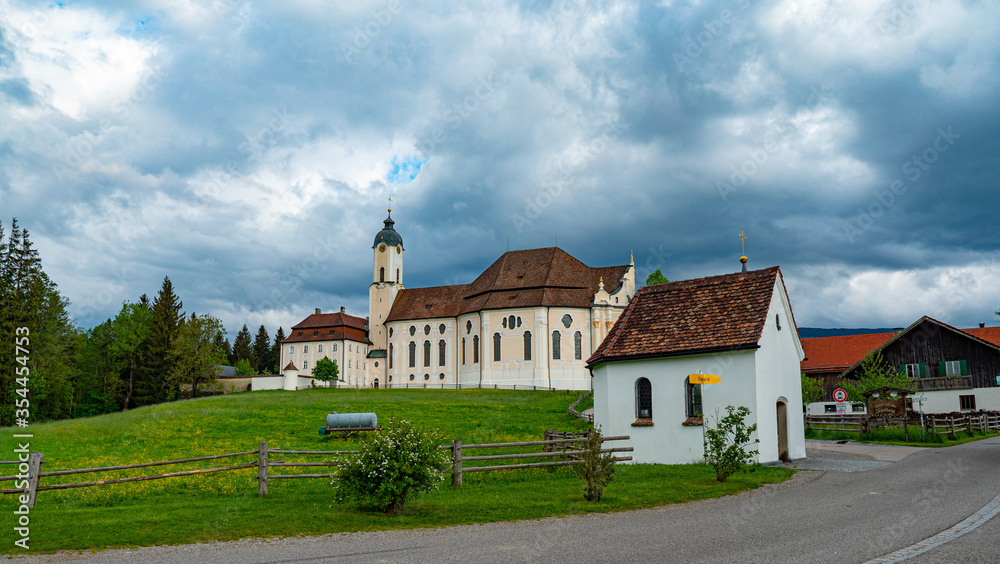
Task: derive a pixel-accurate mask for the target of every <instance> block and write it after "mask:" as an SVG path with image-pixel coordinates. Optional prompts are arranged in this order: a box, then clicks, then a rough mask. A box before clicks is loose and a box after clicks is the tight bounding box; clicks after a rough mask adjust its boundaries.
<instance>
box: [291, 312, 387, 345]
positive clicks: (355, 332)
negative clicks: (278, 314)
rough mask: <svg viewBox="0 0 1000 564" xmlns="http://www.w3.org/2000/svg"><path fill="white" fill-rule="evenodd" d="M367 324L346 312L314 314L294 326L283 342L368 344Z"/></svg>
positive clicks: (362, 319) (363, 319) (366, 321)
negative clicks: (352, 342)
mask: <svg viewBox="0 0 1000 564" xmlns="http://www.w3.org/2000/svg"><path fill="white" fill-rule="evenodd" d="M367 324H368V320H367V319H365V318H363V317H355V316H353V315H348V314H346V313H344V312H337V313H314V314H312V315H310V316H309V317H307V318H305V319H303V320H302V322H300V323H299V324H297V325H293V326H292V331H291V334H290V335H289V336H288V338H287V339H285V340H284V341H282V342H284V343H301V342H306V343H308V342H310V341H341V340H345V339H346V340H351V341H357V342H359V343H367V342H368V331H367V329H366V328H365V326H366V325H367ZM299 333H302V334H301V335H300V334H299Z"/></svg>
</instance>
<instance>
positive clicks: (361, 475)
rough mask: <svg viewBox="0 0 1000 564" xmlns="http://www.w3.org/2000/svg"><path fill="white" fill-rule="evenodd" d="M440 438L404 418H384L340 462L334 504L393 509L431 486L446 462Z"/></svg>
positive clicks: (390, 511)
mask: <svg viewBox="0 0 1000 564" xmlns="http://www.w3.org/2000/svg"><path fill="white" fill-rule="evenodd" d="M440 442H441V439H439V438H438V437H437V436H436V435H435V434H433V433H429V432H426V431H420V430H418V429H417V428H416V427H414V426H413V424H412V423H410V422H409V421H390V422H389V423H388V424H387V425H386V426H385V428H384V429H383V430H382V431H380V432H378V433H375V434H374V435H369V437H368V438H367V439H366V440H365V441H364V442H362V443H361V447H360V448H359V451H360V452H359V453H358V454H356V455H353V456H350V457H348V458H347V460H346V461H345V462H344V463H343V464H342V465H341V467H340V475H339V476H338V477H337V478H335V479H334V481H333V484H334V485H335V486H336V488H337V491H336V496H335V499H336V501H337V503H349V502H353V503H354V504H355V505H357V506H358V507H362V508H366V509H374V510H376V511H381V512H383V513H395V512H398V511H399V510H400V509H402V507H403V504H404V503H405V502H406V501H407V500H409V499H412V498H414V497H416V496H418V495H420V494H421V493H424V492H430V491H433V490H436V489H437V488H438V485H439V484H440V482H441V480H443V479H444V477H445V472H446V471H447V469H448V468H449V466H450V463H449V460H448V455H447V452H446V451H443V450H438V448H437V447H438V444H440Z"/></svg>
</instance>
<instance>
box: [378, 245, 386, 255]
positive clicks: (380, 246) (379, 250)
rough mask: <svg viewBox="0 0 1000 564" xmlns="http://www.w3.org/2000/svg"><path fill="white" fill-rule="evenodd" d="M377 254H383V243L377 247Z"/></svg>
mask: <svg viewBox="0 0 1000 564" xmlns="http://www.w3.org/2000/svg"><path fill="white" fill-rule="evenodd" d="M378 252H380V253H384V252H385V243H382V244H381V245H379V246H378Z"/></svg>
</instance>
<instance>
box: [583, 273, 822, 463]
mask: <svg viewBox="0 0 1000 564" xmlns="http://www.w3.org/2000/svg"><path fill="white" fill-rule="evenodd" d="M803 356H804V355H803V350H802V345H801V343H800V341H799V337H798V330H797V328H796V326H795V319H794V317H793V316H792V309H791V305H790V303H789V301H788V295H787V293H786V292H785V286H784V282H783V281H782V278H781V272H780V271H779V270H778V267H772V268H768V269H763V270H756V271H750V272H746V271H745V270H744V272H743V273H737V274H727V275H722V276H714V277H710V278H701V279H697V280H685V281H680V282H673V283H670V284H664V285H660V286H647V287H644V288H641V289H640V290H639V291H638V292H637V293H636V295H635V297H634V298H633V300H632V301H631V303H630V304H629V305H628V308H627V309H626V310H625V312H624V313H623V314H622V316H621V318H620V319H619V320H618V322H617V323H616V325H615V326H614V328H613V329H612V330H611V333H610V334H609V335H608V337H607V338H606V339H605V340H604V342H603V343H602V344H601V346H600V347H599V348H598V349H597V351H596V352H595V353H594V355H593V356H592V357H591V358H589V359H588V366H589V367H590V368H591V369H592V370H593V373H594V424H595V426H596V425H599V426H600V427H601V429H602V431H603V433H604V434H605V435H629V436H630V437H631V439H630V440H629V441H627V442H628V443H629V444H628V445H627V446H631V447H633V448H634V452H633V453H632V459H633V462H635V463H657V464H685V463H695V462H699V461H702V460H703V459H704V447H703V425H704V424H705V423H706V421H705V419H706V417H705V416H707V420H708V423H709V424H712V425H714V424H715V417H716V412H717V410H718V412H719V413H720V414H723V415H724V414H725V409H726V406H729V405H732V406H745V407H747V408H749V410H750V416H749V417H748V420H747V424H754V423H756V424H757V432H756V438H757V439H758V440H759V441H760V442H759V444H757V445H755V446H756V448H757V450H759V455H758V457H757V458H758V462H761V463H765V462H774V461H777V460H795V459H801V458H805V456H806V451H805V437H804V429H803V421H802V417H801V406H802V388H801V380H800V374H799V372H800V370H799V363H800V361H801V360H802V358H803ZM692 374H712V375H716V376H719V377H720V378H721V381H720V382H718V383H716V384H693V383H691V381H690V375H692Z"/></svg>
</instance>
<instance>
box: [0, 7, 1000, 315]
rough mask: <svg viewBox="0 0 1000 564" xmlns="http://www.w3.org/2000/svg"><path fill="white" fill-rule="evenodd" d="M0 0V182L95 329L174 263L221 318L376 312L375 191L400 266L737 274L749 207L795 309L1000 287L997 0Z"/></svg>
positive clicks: (980, 310) (465, 272)
mask: <svg viewBox="0 0 1000 564" xmlns="http://www.w3.org/2000/svg"><path fill="white" fill-rule="evenodd" d="M7 12H8V14H9V15H8V16H7V17H6V18H4V19H2V20H0V33H2V35H0V96H2V97H5V99H8V100H12V101H14V102H15V103H8V104H6V105H5V107H4V109H3V110H2V111H3V113H4V120H5V122H6V123H9V124H11V125H10V126H9V127H8V128H7V129H5V130H3V131H4V133H3V135H4V138H3V139H0V144H2V145H0V147H2V149H0V169H2V170H0V179H2V181H3V185H2V186H0V201H2V202H3V204H4V213H5V215H17V216H19V218H20V220H21V222H22V224H24V225H26V226H27V227H29V229H31V230H32V233H33V236H34V237H35V239H36V241H37V242H38V246H39V248H40V249H41V250H42V252H43V259H44V260H45V264H46V268H47V270H49V272H50V274H52V276H53V278H54V279H55V280H56V281H57V282H59V283H60V284H61V288H62V290H63V291H64V293H65V294H66V295H67V296H68V297H69V298H70V300H71V302H72V304H73V305H72V308H73V310H74V313H75V314H76V315H77V316H78V317H79V319H80V321H81V323H82V324H84V325H88V324H92V323H94V322H95V321H99V320H100V319H103V318H105V317H107V316H109V315H113V314H114V312H115V311H117V309H118V308H119V307H120V304H121V302H122V301H123V300H134V299H136V298H137V297H138V295H139V294H142V293H148V294H153V293H155V291H156V290H157V289H158V287H159V283H160V281H161V280H162V277H163V276H165V275H168V276H170V277H171V279H172V280H173V281H174V284H175V287H177V289H178V292H179V293H180V295H181V297H182V299H184V301H185V309H188V310H189V311H191V310H196V311H198V312H200V313H214V314H216V315H218V316H220V317H221V318H222V319H223V321H224V322H225V323H226V326H227V328H228V329H229V330H230V331H231V332H235V331H236V330H238V329H239V327H240V326H241V325H242V324H243V323H248V324H249V325H251V326H252V327H256V326H257V325H259V324H261V323H264V324H265V325H267V326H268V328H269V330H271V331H273V330H274V328H275V327H276V326H277V325H278V324H281V325H283V326H285V327H286V329H287V327H288V326H289V325H290V324H292V323H295V322H297V321H298V320H299V319H301V318H302V317H303V316H304V315H305V314H307V313H309V312H311V311H312V309H313V308H314V307H321V308H323V309H324V310H335V309H336V308H338V307H339V306H341V305H344V306H347V307H348V308H349V309H350V310H351V311H352V312H353V313H355V314H360V315H364V314H365V312H366V311H367V285H368V283H369V282H370V280H369V276H370V269H371V240H372V237H373V236H374V234H375V233H376V232H377V231H378V230H379V229H380V228H381V226H382V223H381V222H382V220H383V219H384V218H385V213H386V212H385V207H386V205H387V204H388V202H387V201H386V199H385V198H386V197H389V196H391V197H392V198H393V206H394V211H393V217H394V219H396V221H397V224H396V227H397V229H398V230H399V231H400V233H401V234H402V235H403V237H404V241H405V243H406V253H407V254H406V275H405V278H406V283H407V286H408V287H417V286H424V285H437V284H455V283H466V282H470V281H471V280H472V279H474V278H475V277H476V276H477V275H478V274H479V273H480V272H481V271H482V270H483V269H485V268H486V267H487V266H489V264H490V263H492V262H493V261H494V260H496V258H497V257H499V256H500V254H502V253H503V251H504V250H505V249H507V248H508V245H509V248H511V249H520V248H531V247H539V246H549V245H552V244H554V243H555V240H556V237H557V236H558V242H559V245H560V246H561V247H563V248H564V249H566V250H567V251H569V252H570V253H571V254H573V255H574V256H577V258H579V259H581V260H583V261H584V262H586V263H588V264H592V265H603V264H624V263H625V262H627V261H628V257H629V254H630V252H631V253H634V256H635V262H636V267H637V270H638V278H639V279H640V282H641V281H642V280H643V279H644V278H645V276H646V275H647V274H648V273H649V271H651V270H654V269H656V268H660V269H661V270H663V271H664V272H665V273H666V274H667V276H668V277H669V278H671V279H681V278H687V277H694V276H705V275H712V274H717V273H720V272H732V271H735V270H737V269H738V268H739V263H738V262H737V259H738V257H739V254H740V252H741V249H740V239H739V238H738V237H737V235H738V233H739V231H740V230H741V229H743V230H745V233H746V235H747V236H748V240H747V251H746V252H747V254H748V255H749V256H750V257H751V263H750V265H751V266H757V267H764V266H770V265H772V264H780V265H781V266H782V269H783V272H784V273H785V277H786V280H787V282H788V285H789V291H790V293H791V297H792V300H793V306H794V307H795V308H796V317H797V320H798V322H799V323H800V324H803V325H871V326H886V325H889V326H896V325H906V324H908V323H909V322H911V321H912V320H913V319H915V318H916V317H919V316H920V315H923V314H925V313H927V314H932V315H939V316H941V317H942V320H944V321H947V322H950V323H954V324H957V325H971V324H973V323H975V322H976V321H980V320H983V319H980V318H982V317H985V316H984V312H986V313H989V312H992V311H994V310H995V309H996V308H997V307H998V306H1000V290H996V289H995V288H997V287H1000V285H998V284H995V280H996V279H997V278H996V277H997V276H998V274H1000V264H998V262H1000V260H998V259H1000V257H998V250H1000V235H998V234H997V233H996V230H993V229H991V227H990V226H991V225H992V223H995V218H994V217H993V216H994V215H995V210H996V209H998V207H1000V206H998V203H1000V202H998V198H1000V196H998V193H1000V191H998V190H996V184H997V183H996V178H997V172H998V170H1000V162H998V159H1000V157H998V156H997V155H998V150H1000V147H998V144H1000V142H998V137H997V136H996V134H995V131H996V130H997V125H998V121H1000V119H998V118H1000V116H998V113H1000V108H998V105H997V104H996V103H995V102H994V100H995V99H997V90H998V82H997V78H996V76H998V74H997V72H996V70H997V60H998V57H1000V33H998V32H997V31H996V30H997V29H1000V25H997V24H998V23H1000V22H998V19H1000V17H998V15H997V14H996V13H995V10H991V6H990V4H989V3H985V2H971V3H965V4H961V5H958V4H938V3H933V4H932V3H915V4H914V3H906V4H898V3H891V2H883V3H856V4H853V5H851V4H845V3H826V4H824V3H804V2H767V3H752V2H745V1H743V0H723V1H710V2H701V3H684V2H663V3H660V4H652V3H643V4H641V5H635V4H633V3H619V2H611V1H605V2H584V1H582V0H581V1H576V0H569V1H564V2H521V3H511V4H507V5H504V6H496V5H492V4H487V5H483V6H480V5H461V6H450V5H449V6H446V5H435V4H429V3H418V2H382V3H375V4H370V3H358V4H350V3H341V4H337V5H335V6H334V5H328V4H325V3H314V2H310V1H307V0H300V1H297V2H291V3H286V4H284V5H281V6H271V5H268V4H263V3H252V2H237V1H223V2H214V3H203V4H198V3H190V4H183V5H178V6H174V5H167V4H162V3H158V2H142V3H137V4H135V5H132V6H125V7H120V6H118V5H115V6H109V7H105V6H103V5H102V4H100V3H95V4H91V5H86V6H82V5H76V4H71V5H68V6H65V7H58V6H56V7H47V8H41V9H40V8H35V7H33V6H32V5H30V4H27V3H23V4H18V3H13V4H11V5H10V10H8V11H7ZM914 159H916V160H914ZM402 162H421V163H423V164H421V165H420V169H419V174H418V175H417V176H416V177H415V179H413V181H412V182H407V181H406V180H408V177H407V178H404V179H401V178H400V177H399V176H393V175H391V174H390V172H391V170H392V168H393V167H394V166H398V163H402ZM8 210H11V211H8ZM962 280H965V281H966V282H960V281H962ZM970 280H971V281H972V283H969V282H968V281H970ZM954 296H959V297H961V298H962V299H961V300H955V299H952V298H954ZM939 303H949V304H950V307H949V308H947V309H946V310H940V311H939V310H938V309H936V308H937V306H936V305H935V304H939ZM932 310H933V311H932Z"/></svg>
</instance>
